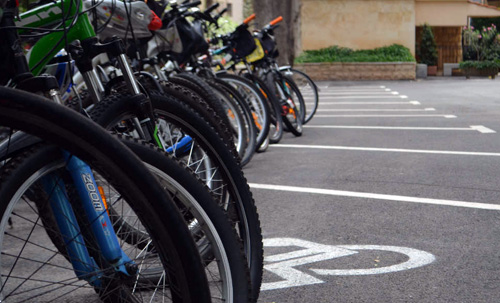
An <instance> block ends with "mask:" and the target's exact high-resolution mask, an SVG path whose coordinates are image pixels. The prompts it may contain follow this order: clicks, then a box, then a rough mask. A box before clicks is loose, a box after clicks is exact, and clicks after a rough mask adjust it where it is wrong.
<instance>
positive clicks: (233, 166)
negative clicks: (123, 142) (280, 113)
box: [90, 92, 263, 301]
mask: <svg viewBox="0 0 500 303" xmlns="http://www.w3.org/2000/svg"><path fill="white" fill-rule="evenodd" d="M150 98H151V102H152V106H153V109H154V112H155V115H156V117H157V123H160V122H165V123H168V125H167V126H168V129H169V130H170V131H171V132H172V133H174V135H180V136H184V133H186V134H189V135H190V136H191V137H192V138H194V144H192V145H191V146H190V148H189V150H188V151H185V152H179V153H178V152H177V151H176V150H174V151H173V153H172V154H173V155H176V156H181V155H184V156H185V157H186V160H185V161H184V163H185V164H186V165H187V166H188V167H192V168H193V170H194V171H195V173H196V174H197V175H198V176H200V178H201V179H202V180H203V181H204V182H205V184H208V187H209V188H211V190H212V193H213V194H214V195H215V196H216V197H217V202H218V204H219V205H221V206H225V207H226V209H227V211H228V214H229V216H230V219H231V221H232V222H234V224H236V225H235V226H236V228H237V232H238V234H239V236H240V238H241V240H242V242H243V246H244V252H245V256H246V258H247V262H248V266H249V268H250V281H251V285H252V288H251V300H252V301H256V300H257V298H258V295H259V290H260V285H261V283H262V270H263V246H262V232H261V228H260V222H259V216H258V213H257V208H256V206H255V202H254V201H253V197H252V193H251V191H250V188H249V186H248V183H247V181H246V179H245V177H244V176H243V172H242V170H241V167H240V166H239V165H238V163H237V161H236V159H235V157H234V155H233V153H231V152H230V151H229V149H228V146H226V145H225V144H224V142H223V141H222V140H221V139H220V138H219V136H218V135H217V133H216V132H214V131H213V129H212V127H211V126H210V125H209V124H208V123H207V122H206V121H204V119H203V118H202V117H200V116H199V115H198V114H197V113H196V112H194V111H193V110H192V109H191V108H189V106H187V105H186V104H182V103H180V102H179V101H175V100H173V98H171V97H167V96H163V95H159V94H158V93H155V92H152V93H151V95H150ZM135 109H136V105H135V104H134V103H133V100H132V98H130V97H127V96H121V95H111V96H108V97H107V98H105V99H104V100H103V101H101V102H100V103H99V104H97V105H96V106H95V107H94V108H93V109H92V111H91V112H90V116H91V117H92V119H94V121H96V122H97V123H98V124H100V125H103V126H104V127H105V128H108V129H109V128H112V127H113V126H115V125H116V124H117V123H118V122H120V121H124V120H127V119H128V118H130V117H134V116H135ZM158 121H159V122H158ZM169 141H170V140H169V139H165V142H169ZM171 142H172V145H174V143H175V142H177V141H176V139H172V141H171ZM233 148H234V147H233ZM197 151H198V152H200V153H202V154H201V155H200V156H199V158H196V159H195V160H193V158H192V157H194V156H196V155H197ZM199 159H201V160H199ZM209 166H210V167H209ZM228 206H229V208H227V207H228ZM233 208H234V209H233Z"/></svg>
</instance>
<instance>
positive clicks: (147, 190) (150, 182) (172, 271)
mask: <svg viewBox="0 0 500 303" xmlns="http://www.w3.org/2000/svg"><path fill="white" fill-rule="evenodd" d="M0 100H1V102H0V121H1V122H0V124H1V126H3V127H13V128H16V129H19V130H22V131H25V132H28V133H32V134H35V135H37V136H39V137H41V138H43V139H47V140H50V141H52V142H54V143H56V144H57V147H47V148H53V150H51V151H50V152H48V153H47V157H45V158H33V159H34V161H46V159H48V158H50V157H54V156H55V157H60V154H59V153H58V152H57V151H59V150H60V148H64V149H65V150H67V151H69V152H71V153H72V154H74V155H76V156H78V157H79V158H81V159H82V160H84V161H86V163H88V164H89V165H91V167H93V168H95V169H96V170H97V171H99V172H100V173H101V174H102V175H103V176H113V178H110V181H111V182H113V184H115V188H116V189H117V190H118V191H119V192H120V194H122V195H123V197H124V198H126V199H127V201H132V202H129V203H131V205H132V206H133V207H134V210H140V211H139V212H140V216H141V218H144V217H143V216H146V217H147V218H148V219H147V220H145V222H144V226H145V227H146V230H147V231H148V232H149V233H150V235H152V239H153V241H154V242H153V243H154V246H155V248H156V249H157V251H158V252H159V253H160V254H161V255H162V256H163V257H162V262H163V264H164V266H168V268H169V270H168V274H169V275H170V277H171V279H170V281H169V283H173V284H172V286H173V288H172V289H173V290H174V291H173V295H172V296H173V297H175V298H178V299H181V300H183V302H184V300H187V301H189V302H200V301H199V300H202V301H203V302H210V298H209V290H208V285H207V284H206V277H205V275H204V272H203V271H204V267H203V265H202V263H201V260H200V259H199V255H198V252H197V248H196V246H195V245H194V243H193V241H192V240H191V238H190V236H189V235H190V232H189V230H188V229H187V228H186V227H185V224H184V223H183V219H182V217H181V216H180V214H179V212H178V211H177V210H176V207H175V205H174V204H173V203H172V202H171V200H169V199H168V197H167V196H166V194H165V192H164V191H163V189H162V188H161V187H160V185H159V184H158V183H157V181H156V180H155V179H154V177H153V176H151V174H150V173H149V172H148V171H147V169H146V168H145V167H144V165H142V164H141V163H140V161H138V159H137V157H136V156H134V155H133V154H132V153H131V152H130V151H129V150H128V149H127V148H126V147H125V146H124V145H123V144H121V143H120V142H118V141H117V140H116V139H114V138H113V137H112V136H110V135H109V134H108V133H106V132H104V131H103V130H102V129H101V128H99V127H96V125H95V124H93V123H92V122H91V121H90V120H88V119H86V118H84V117H83V116H81V115H79V114H77V113H75V112H73V111H71V110H69V109H67V108H64V107H62V106H59V105H56V104H54V103H51V102H50V101H48V100H46V99H44V98H41V97H39V96H36V95H33V94H29V93H25V92H21V91H17V90H12V89H8V88H3V87H2V88H0ZM6 140H9V138H8V137H7V139H6ZM54 149H55V150H56V152H54ZM23 155H24V156H26V154H23ZM24 156H23V157H20V158H17V157H16V159H11V160H10V161H9V162H8V163H7V164H6V165H5V166H4V167H3V168H2V172H1V177H0V193H1V196H0V199H1V200H0V213H1V214H2V222H1V224H0V226H2V227H3V228H5V227H7V226H8V221H14V224H17V223H16V220H17V219H16V220H11V215H12V210H13V208H12V207H14V204H13V203H10V202H11V200H12V201H13V202H15V201H17V198H16V199H12V197H18V195H19V196H20V195H22V192H18V189H20V188H21V187H22V185H23V184H25V182H26V181H27V180H28V179H27V178H29V176H32V175H33V171H36V170H35V168H36V164H35V163H26V162H23V161H22V159H24V158H25V157H24ZM62 163H64V162H62ZM146 201H149V202H150V203H146ZM152 201H156V202H154V203H153V202H152ZM29 208H32V207H29ZM160 217H161V218H160ZM18 218H19V217H18ZM30 222H33V221H31V220H30ZM9 232H12V230H10V231H9ZM3 239H4V240H6V237H5V235H4V238H3ZM49 242H50V241H49ZM28 244H29V243H28ZM2 247H3V248H2V249H4V248H8V249H9V250H12V249H13V248H14V246H13V245H10V244H9V245H7V246H4V245H2ZM10 253H11V254H12V251H10ZM3 255H4V254H3ZM4 256H5V255H4ZM21 261H25V260H21ZM21 261H20V262H21ZM3 264H4V265H5V264H7V263H5V262H3ZM16 264H17V263H16ZM19 264H20V263H19ZM71 271H72V269H71ZM72 275H73V276H74V273H73V274H72ZM54 277H57V275H55V276H47V277H46V278H54ZM3 282H4V283H7V282H6V280H5V279H3ZM35 282H36V283H39V281H35ZM60 286H61V284H58V287H60ZM23 287H28V283H27V282H25V283H24V285H23ZM37 289H39V285H37ZM23 290H26V289H23ZM5 296H6V294H5V293H4V294H3V297H4V299H5ZM37 300H43V299H42V298H41V297H40V294H38V296H37Z"/></svg>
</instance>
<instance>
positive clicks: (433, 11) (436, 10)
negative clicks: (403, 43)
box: [415, 0, 500, 26]
mask: <svg viewBox="0 0 500 303" xmlns="http://www.w3.org/2000/svg"><path fill="white" fill-rule="evenodd" d="M497 16H500V11H499V10H498V9H495V8H492V7H485V6H482V5H477V4H473V3H469V2H468V1H467V0H441V1H437V0H416V3H415V25H417V26H419V25H423V24H424V23H429V24H430V25H432V26H465V25H467V20H468V17H497Z"/></svg>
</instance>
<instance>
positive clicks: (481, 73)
mask: <svg viewBox="0 0 500 303" xmlns="http://www.w3.org/2000/svg"><path fill="white" fill-rule="evenodd" d="M463 71H464V75H465V78H467V79H469V78H470V77H491V79H495V77H496V76H497V75H498V68H496V67H489V68H475V67H466V68H464V69H463Z"/></svg>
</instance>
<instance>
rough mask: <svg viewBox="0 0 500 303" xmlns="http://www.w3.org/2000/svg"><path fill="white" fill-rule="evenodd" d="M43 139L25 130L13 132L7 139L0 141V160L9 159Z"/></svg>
mask: <svg viewBox="0 0 500 303" xmlns="http://www.w3.org/2000/svg"><path fill="white" fill-rule="evenodd" d="M42 141H43V140H42V139H40V138H38V137H35V136H33V135H30V134H27V133H25V132H21V131H18V132H15V133H13V134H12V136H10V137H9V139H8V140H7V139H6V140H3V141H2V142H0V161H2V160H5V159H9V158H11V157H13V156H14V155H16V154H18V153H20V152H22V151H24V150H25V149H27V148H29V147H31V146H33V145H35V144H37V143H40V142H42Z"/></svg>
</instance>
